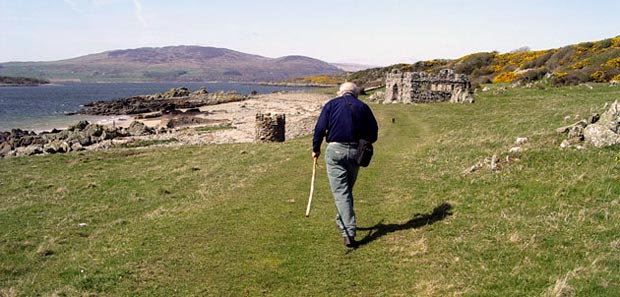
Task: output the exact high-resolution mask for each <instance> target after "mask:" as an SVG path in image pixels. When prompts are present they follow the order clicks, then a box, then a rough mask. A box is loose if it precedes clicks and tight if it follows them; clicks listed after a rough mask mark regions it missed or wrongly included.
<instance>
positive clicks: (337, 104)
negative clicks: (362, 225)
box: [312, 82, 378, 247]
mask: <svg viewBox="0 0 620 297" xmlns="http://www.w3.org/2000/svg"><path fill="white" fill-rule="evenodd" d="M358 95H359V89H358V88H357V86H356V85H355V84H354V83H350V82H346V83H344V84H342V85H340V90H339V91H338V97H336V98H334V99H331V100H330V101H328V102H327V103H326V104H325V106H324V107H323V110H322V111H321V115H320V116H319V119H318V121H317V123H316V126H315V128H314V137H313V139H312V157H313V158H315V159H316V158H318V157H319V155H320V154H321V143H322V142H323V138H326V141H327V147H326V149H325V164H326V165H327V177H328V179H329V184H330V186H331V189H332V194H333V195H334V200H335V202H336V209H337V211H338V213H337V215H336V224H337V226H338V228H339V229H340V232H341V233H342V237H343V239H344V245H345V246H347V247H357V245H358V242H356V241H355V233H356V229H357V224H356V221H355V211H354V210H353V186H354V185H355V181H356V179H357V173H358V171H359V168H360V166H359V165H358V164H357V162H356V161H355V155H356V153H357V147H358V141H359V140H360V139H365V140H367V141H370V142H375V141H377V132H378V127H377V120H376V119H375V116H374V115H373V114H372V111H371V110H370V107H368V105H367V104H366V103H364V102H362V101H360V100H359V99H357V96H358Z"/></svg>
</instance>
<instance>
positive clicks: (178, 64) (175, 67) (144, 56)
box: [0, 46, 342, 82]
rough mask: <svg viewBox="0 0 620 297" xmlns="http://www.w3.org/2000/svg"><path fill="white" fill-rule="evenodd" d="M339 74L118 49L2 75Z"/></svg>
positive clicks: (200, 51) (95, 78) (191, 52)
mask: <svg viewBox="0 0 620 297" xmlns="http://www.w3.org/2000/svg"><path fill="white" fill-rule="evenodd" d="M339 72H342V70H340V69H338V68H336V67H335V66H332V65H330V64H328V63H326V62H323V61H320V60H317V59H313V58H309V57H304V56H286V57H280V58H267V57H262V56H258V55H251V54H246V53H242V52H238V51H233V50H229V49H224V48H215V47H199V46H169V47H162V48H138V49H127V50H114V51H108V52H103V53H98V54H92V55H87V56H82V57H77V58H74V59H68V60H61V61H55V62H10V63H2V64H0V75H12V76H31V77H38V78H44V79H49V80H79V81H82V82H100V81H114V82H127V81H234V82H269V81H280V80H284V79H288V78H293V77H300V76H308V75H319V74H334V73H339Z"/></svg>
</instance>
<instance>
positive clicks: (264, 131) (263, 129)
mask: <svg viewBox="0 0 620 297" xmlns="http://www.w3.org/2000/svg"><path fill="white" fill-rule="evenodd" d="M285 125H286V117H285V115H284V114H273V115H272V114H271V113H266V114H263V113H260V112H259V113H257V114H256V137H255V141H256V142H258V143H266V142H284V132H285V131H286V129H285V128H286V127H285Z"/></svg>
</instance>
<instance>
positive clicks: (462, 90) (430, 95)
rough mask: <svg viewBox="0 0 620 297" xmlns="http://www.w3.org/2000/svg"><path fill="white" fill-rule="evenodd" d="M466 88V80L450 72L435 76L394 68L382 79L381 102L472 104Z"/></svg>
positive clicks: (468, 88)
mask: <svg viewBox="0 0 620 297" xmlns="http://www.w3.org/2000/svg"><path fill="white" fill-rule="evenodd" d="M470 89H471V83H470V82H469V80H468V79H467V77H466V76H465V75H463V74H455V73H454V72H453V71H452V70H450V69H444V70H442V71H441V72H439V74H428V73H426V72H405V73H403V72H400V71H399V70H398V69H394V70H392V71H391V72H390V73H388V74H387V77H386V79H385V100H384V101H383V103H430V102H445V101H450V102H472V99H471V98H470V97H469V90H470Z"/></svg>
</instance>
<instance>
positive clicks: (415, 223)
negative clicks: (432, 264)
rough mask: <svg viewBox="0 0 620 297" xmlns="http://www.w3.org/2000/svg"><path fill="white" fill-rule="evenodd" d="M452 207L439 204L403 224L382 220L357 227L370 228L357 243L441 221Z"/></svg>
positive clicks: (363, 243) (371, 240) (360, 243)
mask: <svg viewBox="0 0 620 297" xmlns="http://www.w3.org/2000/svg"><path fill="white" fill-rule="evenodd" d="M451 209H452V205H450V204H449V203H447V202H444V203H442V204H440V205H439V206H437V207H435V209H433V212H431V213H426V214H420V213H417V214H415V215H414V216H413V218H411V219H410V220H409V221H407V222H406V223H403V224H383V220H381V221H380V222H379V223H377V224H376V225H374V226H372V227H366V228H357V230H361V231H366V230H370V232H368V234H367V235H366V236H364V238H362V239H361V240H360V241H358V243H359V245H360V246H362V245H365V244H368V243H370V242H373V241H375V240H377V239H379V237H381V236H384V235H387V234H388V233H392V232H395V231H402V230H408V229H417V228H420V227H423V226H427V225H432V224H433V223H435V222H437V221H441V220H443V219H445V218H446V217H448V216H451V215H452V213H451V212H449V211H450V210H451Z"/></svg>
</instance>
